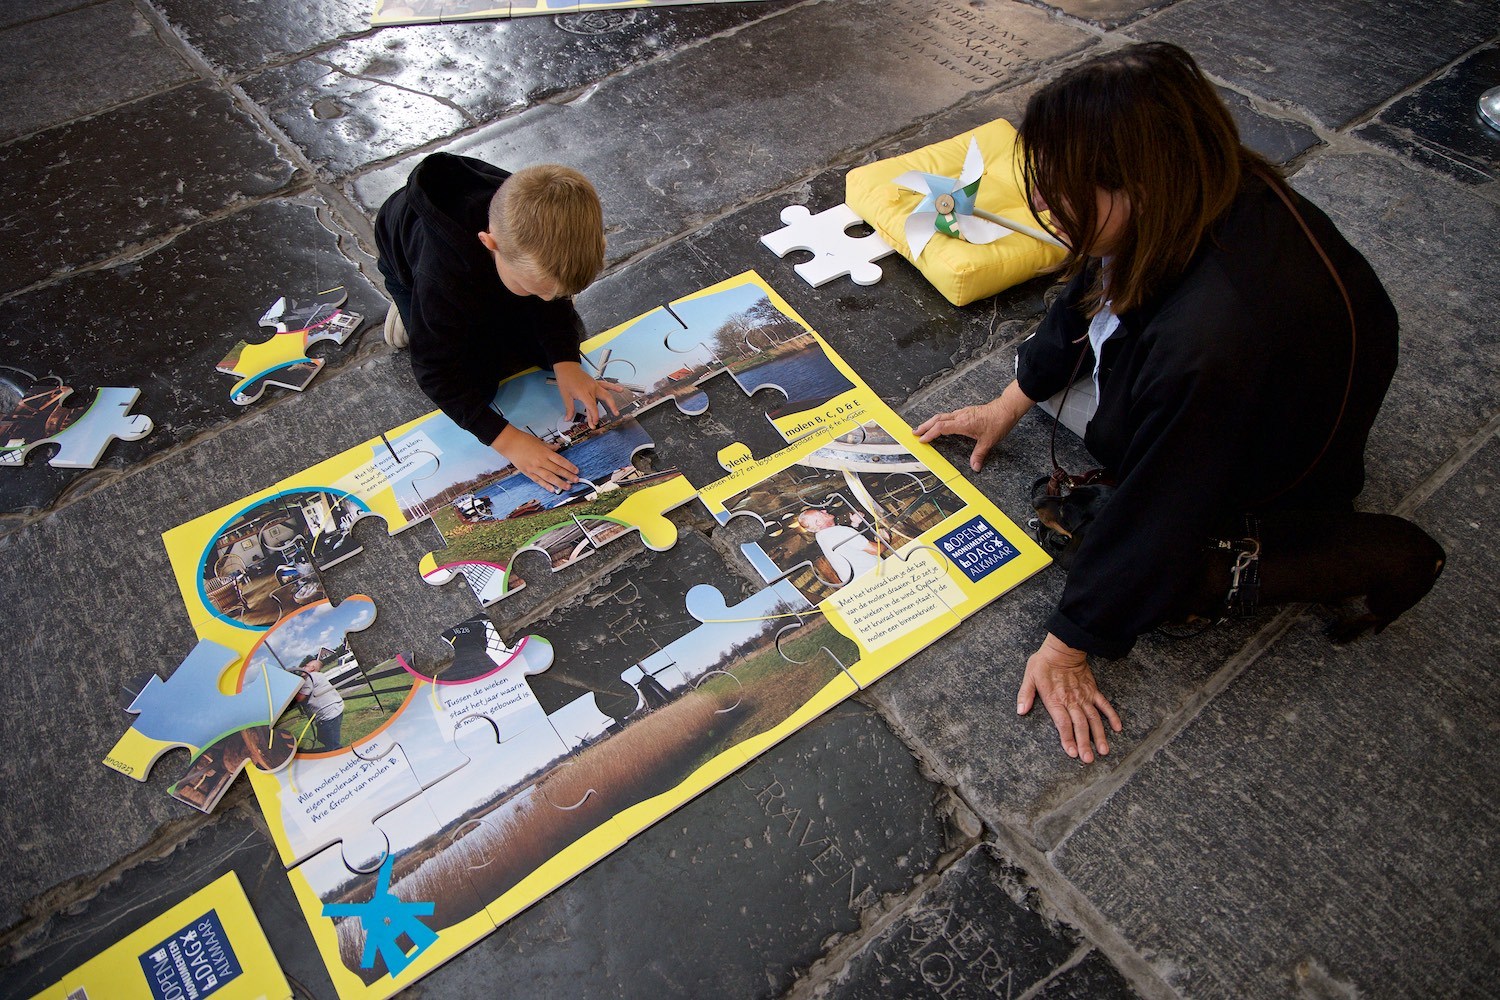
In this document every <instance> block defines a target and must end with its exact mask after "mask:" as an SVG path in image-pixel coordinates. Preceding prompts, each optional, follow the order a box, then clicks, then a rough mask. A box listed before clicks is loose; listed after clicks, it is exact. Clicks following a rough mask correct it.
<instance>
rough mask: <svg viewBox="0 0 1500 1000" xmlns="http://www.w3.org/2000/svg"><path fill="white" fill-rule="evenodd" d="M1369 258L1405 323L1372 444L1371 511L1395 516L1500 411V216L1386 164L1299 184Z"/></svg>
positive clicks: (1369, 161)
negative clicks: (1499, 249)
mask: <svg viewBox="0 0 1500 1000" xmlns="http://www.w3.org/2000/svg"><path fill="white" fill-rule="evenodd" d="M1292 183H1293V184H1294V185H1295V186H1296V188H1297V190H1299V191H1301V192H1302V193H1303V194H1305V195H1307V196H1308V197H1309V198H1311V199H1312V200H1313V201H1314V202H1315V203H1317V204H1318V205H1319V206H1321V207H1322V208H1323V209H1324V211H1326V212H1327V213H1328V214H1329V216H1330V217H1331V218H1332V219H1333V220H1334V222H1335V223H1336V224H1337V225H1338V227H1339V229H1340V230H1341V231H1342V232H1343V233H1344V235H1345V236H1346V237H1347V238H1348V239H1349V241H1350V242H1351V243H1353V244H1354V245H1355V246H1356V247H1358V248H1359V249H1360V251H1361V252H1362V253H1364V255H1365V256H1366V257H1367V258H1369V260H1370V263H1371V264H1372V265H1373V266H1374V268H1375V271H1376V273H1378V274H1379V275H1380V278H1381V281H1383V282H1384V283H1385V286H1386V290H1387V291H1388V292H1389V293H1390V296H1391V299H1392V300H1393V301H1394V302H1395V303H1396V308H1397V309H1398V310H1399V312H1400V315H1401V344H1402V350H1401V362H1400V365H1399V366H1398V368H1397V369H1396V377H1395V380H1394V381H1393V383H1392V385H1391V389H1390V392H1389V394H1388V395H1387V396H1386V400H1385V405H1384V406H1383V407H1382V409H1381V412H1380V416H1379V418H1378V419H1377V420H1376V421H1375V426H1374V428H1373V429H1372V431H1371V434H1370V442H1369V446H1368V450H1367V454H1368V456H1369V457H1368V460H1367V462H1366V467H1367V472H1368V478H1367V482H1366V486H1365V491H1364V493H1363V494H1362V495H1361V497H1360V501H1359V502H1360V505H1361V506H1362V507H1365V508H1367V509H1370V510H1390V509H1391V508H1393V507H1394V506H1395V505H1396V504H1398V503H1400V501H1401V500H1402V498H1404V497H1405V496H1406V495H1407V494H1408V493H1410V492H1411V491H1412V490H1413V489H1414V488H1416V486H1418V485H1419V484H1420V483H1421V482H1422V480H1423V479H1425V478H1426V477H1427V476H1428V475H1429V474H1430V473H1431V472H1432V471H1433V470H1434V469H1436V468H1437V467H1438V465H1440V464H1441V463H1442V462H1443V461H1444V460H1446V459H1447V458H1448V456H1449V455H1451V454H1453V452H1454V451H1455V450H1456V449H1457V448H1458V447H1459V446H1460V445H1461V444H1462V443H1463V442H1465V441H1467V440H1468V439H1469V438H1470V437H1471V436H1472V435H1473V434H1474V433H1476V432H1477V431H1478V430H1479V428H1480V427H1482V426H1483V425H1484V423H1485V422H1486V421H1487V420H1488V419H1489V418H1490V416H1491V415H1493V414H1494V413H1495V411H1496V409H1497V407H1500V383H1497V381H1496V379H1495V372H1496V371H1500V344H1497V342H1496V339H1495V337H1494V336H1493V335H1492V333H1491V331H1492V330H1493V327H1494V317H1495V316H1496V315H1497V314H1500V258H1497V257H1496V256H1495V255H1494V254H1492V253H1484V252H1483V251H1482V250H1480V248H1483V247H1490V246H1493V245H1494V242H1495V240H1494V234H1495V233H1496V232H1497V231H1500V207H1497V206H1496V205H1495V204H1494V203H1493V202H1489V201H1486V200H1485V199H1483V198H1481V197H1478V196H1476V195H1475V194H1473V193H1472V192H1471V191H1470V190H1469V189H1467V188H1464V187H1462V186H1460V185H1457V184H1455V183H1451V182H1448V181H1445V180H1443V179H1441V178H1438V177H1434V176H1432V175H1430V174H1426V173H1423V172H1421V171H1417V170H1413V169H1411V168H1410V167H1407V166H1404V165H1402V164H1401V163H1399V162H1398V161H1395V160H1392V159H1389V158H1386V157H1381V156H1361V155H1331V154H1330V155H1322V156H1318V157H1315V158H1314V159H1313V160H1312V161H1311V162H1310V163H1309V164H1308V166H1307V167H1306V168H1305V169H1303V170H1301V171H1299V172H1298V173H1297V175H1296V176H1295V177H1294V178H1292Z"/></svg>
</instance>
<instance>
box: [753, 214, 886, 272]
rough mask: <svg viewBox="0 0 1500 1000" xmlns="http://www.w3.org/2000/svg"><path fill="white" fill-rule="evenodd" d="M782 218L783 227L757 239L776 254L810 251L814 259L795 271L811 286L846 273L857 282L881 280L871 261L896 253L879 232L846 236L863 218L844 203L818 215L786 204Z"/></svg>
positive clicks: (876, 268)
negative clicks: (849, 229)
mask: <svg viewBox="0 0 1500 1000" xmlns="http://www.w3.org/2000/svg"><path fill="white" fill-rule="evenodd" d="M781 221H782V222H784V223H786V225H785V226H784V227H783V228H781V229H778V230H776V231H775V232H773V233H767V234H766V235H764V236H762V237H761V238H760V241H761V242H762V243H764V244H765V245H766V246H767V247H769V248H770V250H771V252H772V253H774V254H775V255H776V256H778V257H785V256H786V255H787V254H788V253H790V252H792V251H793V250H806V251H808V252H810V253H811V254H812V255H813V259H812V260H810V261H808V262H807V263H805V264H798V265H797V267H796V271H797V274H798V275H799V276H800V277H801V278H802V280H803V281H806V282H807V283H808V284H809V285H812V286H813V287H814V288H817V287H818V286H820V285H826V284H827V283H828V282H830V281H832V280H833V279H834V278H841V277H843V276H844V275H846V274H847V275H848V276H849V278H850V279H851V280H852V281H853V282H854V283H855V284H856V285H873V284H875V282H877V281H879V280H880V268H879V267H877V266H876V265H875V263H874V262H875V261H877V260H879V259H880V258H882V257H885V256H888V255H889V254H892V253H895V250H894V249H892V247H891V245H890V244H889V243H887V242H886V241H885V240H884V239H882V238H881V236H880V234H879V233H871V234H870V235H868V236H850V235H848V233H847V232H846V231H847V230H848V228H849V227H850V226H854V225H858V224H860V223H861V222H863V221H864V220H863V219H861V218H860V217H859V216H858V215H855V214H854V209H852V208H850V207H849V206H848V205H845V204H840V205H836V206H834V207H833V208H830V209H828V210H827V211H824V212H819V213H818V214H817V215H813V214H811V213H810V212H808V210H807V206H805V205H788V206H787V207H786V208H783V209H782V210H781Z"/></svg>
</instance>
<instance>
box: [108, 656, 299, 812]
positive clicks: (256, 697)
mask: <svg viewBox="0 0 1500 1000" xmlns="http://www.w3.org/2000/svg"><path fill="white" fill-rule="evenodd" d="M240 663H241V659H240V656H239V654H238V653H236V652H235V651H234V650H232V649H228V648H226V647H224V646H221V645H219V644H218V643H216V642H210V641H208V640H206V639H205V640H201V641H199V643H198V644H197V645H196V646H194V647H193V651H192V652H191V653H189V654H188V656H187V658H186V659H184V660H183V661H182V663H181V664H180V665H179V666H178V667H177V669H176V670H174V671H173V672H172V676H171V677H169V678H167V679H166V680H165V681H163V680H162V679H161V678H160V677H157V676H156V675H155V674H152V675H150V676H149V677H148V678H147V679H146V680H145V682H144V683H143V684H142V685H141V686H140V687H139V688H138V689H136V690H133V691H130V692H129V693H130V694H131V696H132V697H131V700H130V703H129V705H128V706H127V708H126V711H127V712H130V713H132V714H133V715H135V716H136V719H135V721H134V722H132V723H131V726H130V728H129V729H128V730H126V732H125V735H124V736H122V737H120V740H119V741H118V742H117V743H116V744H115V745H114V748H113V749H111V750H110V752H109V756H107V757H105V758H104V763H105V764H107V765H109V766H110V767H112V768H114V769H115V770H117V771H119V772H120V773H122V774H126V775H129V776H130V777H132V778H134V779H136V780H137V781H145V780H146V777H147V775H149V774H150V772H151V768H152V766H153V765H155V763H156V761H157V760H158V759H159V758H160V757H161V755H162V754H163V753H165V752H166V751H168V750H171V749H173V748H175V747H185V748H187V749H188V750H191V751H192V752H193V755H194V760H195V763H196V761H197V759H198V757H199V755H200V754H202V753H204V752H206V751H209V750H210V749H214V753H215V755H216V757H217V761H216V767H215V768H214V770H215V781H214V782H209V781H207V779H206V775H204V774H199V775H194V780H193V781H192V782H190V783H189V784H182V783H179V785H178V786H174V794H176V795H177V797H178V798H180V799H182V800H183V801H184V802H187V803H188V804H189V805H192V806H194V807H195V808H198V809H202V810H203V811H204V812H208V811H210V810H211V809H212V808H213V806H214V804H215V803H216V802H217V801H218V799H219V797H220V796H221V795H223V793H224V790H225V789H226V788H227V787H228V785H229V783H230V782H231V781H232V780H233V779H234V776H235V775H236V774H238V773H239V772H240V771H241V770H242V769H243V768H244V766H245V765H246V764H247V763H250V762H252V761H255V762H256V763H262V762H263V763H265V764H267V765H270V766H271V767H273V768H274V767H277V766H284V765H285V764H286V763H287V761H288V760H290V756H289V755H283V757H282V758H281V759H280V760H279V761H278V760H277V759H276V758H275V755H274V753H273V752H272V748H273V747H274V745H275V743H276V739H275V738H274V737H273V735H272V733H271V729H272V727H273V725H274V723H275V721H276V719H277V717H279V716H280V715H281V713H282V711H283V710H284V709H285V708H286V706H287V705H289V704H290V703H291V701H292V699H293V698H294V697H296V694H297V691H298V689H299V688H300V687H301V685H302V679H301V678H300V677H297V676H296V675H294V674H290V673H288V672H286V671H285V670H281V669H280V668H279V667H277V668H270V667H266V666H264V665H248V664H247V665H246V666H244V667H241V668H240V670H239V671H237V672H235V671H233V669H232V668H234V667H236V666H237V665H239V664H240ZM253 728H259V729H260V730H261V732H263V733H264V734H265V735H264V737H263V738H262V737H255V736H252V737H241V736H240V735H239V734H242V733H244V732H245V731H246V730H249V729H253ZM236 739H239V740H241V741H242V743H243V746H244V753H243V754H242V755H237V756H232V755H231V747H232V745H233V743H234V741H235V740H236ZM207 770H208V767H207V765H205V768H204V771H207ZM191 773H192V772H190V774H191ZM179 788H180V789H181V791H180V793H179V792H178V791H177V789H179Z"/></svg>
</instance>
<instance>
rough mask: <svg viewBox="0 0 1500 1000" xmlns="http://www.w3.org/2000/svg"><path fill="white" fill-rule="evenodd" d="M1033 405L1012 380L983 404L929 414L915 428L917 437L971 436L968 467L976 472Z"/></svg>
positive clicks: (926, 439)
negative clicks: (972, 449) (971, 449)
mask: <svg viewBox="0 0 1500 1000" xmlns="http://www.w3.org/2000/svg"><path fill="white" fill-rule="evenodd" d="M1033 405H1034V404H1033V403H1032V400H1031V399H1030V398H1029V397H1028V396H1027V395H1026V394H1025V393H1024V392H1022V391H1021V386H1020V384H1019V383H1017V382H1014V381H1012V382H1011V383H1010V385H1008V386H1006V387H1005V391H1004V392H1002V393H1001V394H1000V395H998V396H996V397H995V398H994V399H992V400H990V401H989V402H988V403H985V404H983V405H982V406H965V407H964V408H963V409H961V410H952V411H949V412H947V413H936V414H933V415H932V416H930V417H928V418H927V419H926V420H924V421H923V422H922V426H920V427H918V428H917V439H918V440H920V441H921V442H922V443H923V444H931V443H932V442H933V441H935V440H937V439H938V438H940V437H944V436H946V435H949V434H957V435H959V436H960V437H966V438H972V439H973V440H974V451H973V453H971V454H970V455H969V468H971V469H973V470H974V471H975V472H978V471H979V470H980V469H982V468H984V460H985V459H986V458H989V456H990V452H991V451H992V450H994V447H995V445H997V444H999V443H1000V442H1001V441H1003V440H1005V435H1007V434H1009V433H1010V431H1011V428H1012V427H1014V426H1016V422H1017V421H1018V420H1020V419H1021V417H1022V416H1024V415H1025V413H1026V411H1027V410H1029V409H1031V407H1032V406H1033Z"/></svg>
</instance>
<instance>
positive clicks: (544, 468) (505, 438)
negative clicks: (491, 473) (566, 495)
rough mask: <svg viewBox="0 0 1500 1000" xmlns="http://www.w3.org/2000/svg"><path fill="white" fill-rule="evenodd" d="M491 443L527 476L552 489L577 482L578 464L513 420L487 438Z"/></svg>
mask: <svg viewBox="0 0 1500 1000" xmlns="http://www.w3.org/2000/svg"><path fill="white" fill-rule="evenodd" d="M490 447H491V448H494V449H495V450H496V451H498V452H499V453H500V454H501V455H503V456H505V458H506V459H508V460H509V461H510V463H511V464H512V465H514V466H515V467H516V468H517V469H519V470H520V471H521V472H522V473H524V474H525V476H526V478H528V479H530V480H531V481H532V482H534V483H536V484H537V485H538V486H541V487H543V488H545V489H548V490H551V491H552V492H553V493H561V492H562V491H563V490H565V489H567V488H568V487H569V486H572V485H573V484H574V483H576V482H578V466H576V465H574V464H573V463H572V462H570V461H568V460H567V459H566V458H563V457H562V456H561V455H559V454H558V453H557V452H555V451H553V450H552V449H551V448H549V447H548V446H547V445H546V443H545V442H544V441H542V439H541V438H539V437H537V436H536V435H535V434H530V433H527V432H526V431H523V430H521V429H520V428H519V427H517V426H516V425H515V424H507V425H506V427H505V430H503V431H501V432H500V436H499V437H497V438H495V440H494V441H491V442H490Z"/></svg>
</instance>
